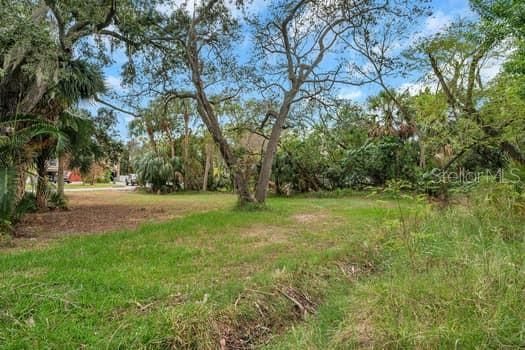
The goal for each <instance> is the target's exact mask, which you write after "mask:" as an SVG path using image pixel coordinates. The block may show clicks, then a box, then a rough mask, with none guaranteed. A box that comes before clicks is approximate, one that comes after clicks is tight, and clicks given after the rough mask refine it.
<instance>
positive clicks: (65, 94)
mask: <svg viewBox="0 0 525 350" xmlns="http://www.w3.org/2000/svg"><path fill="white" fill-rule="evenodd" d="M105 91H106V86H105V84H104V76H103V74H102V72H101V70H100V69H99V68H98V67H97V66H94V65H93V64H90V63H89V62H87V61H84V60H70V61H68V62H67V63H66V65H65V66H64V67H63V69H62V70H61V72H60V79H59V81H58V83H57V85H56V86H55V88H54V89H52V90H51V92H50V93H49V98H48V99H47V103H46V104H45V105H44V106H42V108H40V110H39V112H40V114H41V115H42V116H43V118H44V119H46V120H49V121H50V122H53V123H55V124H56V125H57V127H58V128H59V129H60V128H63V129H64V131H66V133H68V135H69V136H70V139H71V138H74V133H75V131H79V130H81V129H82V130H84V131H85V130H87V129H86V128H82V126H81V124H82V121H80V120H78V118H77V120H76V121H75V117H74V114H73V113H71V112H70V108H71V107H72V106H74V105H75V104H76V103H78V102H79V101H80V100H83V99H90V98H94V97H96V96H97V94H99V93H104V92H105ZM74 124H76V126H74ZM75 129H76V130H75ZM39 142H40V145H41V147H40V153H39V155H38V157H37V158H36V163H37V164H36V165H37V171H38V183H37V193H36V196H37V203H38V207H39V208H44V207H46V206H47V194H48V191H47V177H46V172H47V161H48V160H49V159H50V158H51V156H52V155H54V154H56V155H57V158H58V173H57V178H58V179H57V187H58V190H57V193H58V194H59V196H61V197H62V196H63V195H64V160H65V155H66V153H67V144H68V143H65V142H60V140H58V139H55V140H49V139H47V138H41V139H40V140H39Z"/></svg>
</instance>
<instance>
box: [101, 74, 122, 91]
mask: <svg viewBox="0 0 525 350" xmlns="http://www.w3.org/2000/svg"><path fill="white" fill-rule="evenodd" d="M105 83H106V86H107V87H108V88H109V89H111V90H114V91H122V90H124V88H123V87H122V78H121V77H119V76H116V75H110V76H108V77H106V81H105Z"/></svg>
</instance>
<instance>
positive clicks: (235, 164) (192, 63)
mask: <svg viewBox="0 0 525 350" xmlns="http://www.w3.org/2000/svg"><path fill="white" fill-rule="evenodd" d="M196 43H197V38H196V33H195V30H194V28H192V30H191V32H190V35H189V37H188V40H187V42H186V47H187V50H188V53H187V59H188V65H189V67H190V69H191V79H192V83H193V85H194V86H195V91H196V93H195V97H196V100H197V110H198V112H199V115H200V116H201V119H202V121H203V122H204V124H205V125H206V128H207V129H208V131H209V132H210V134H211V136H212V138H213V141H214V142H215V144H216V145H217V146H218V147H219V152H221V155H222V158H223V159H224V162H225V163H226V166H227V167H228V169H229V171H230V172H231V174H232V175H233V181H234V185H235V188H236V190H237V194H238V196H239V202H240V204H241V205H243V204H246V203H250V202H254V200H255V199H254V197H253V196H252V194H251V193H250V190H249V185H248V181H246V179H245V178H244V176H243V174H242V169H240V167H239V161H238V158H237V156H236V155H235V153H234V152H233V150H232V149H231V147H230V145H229V143H228V140H227V139H226V137H224V135H223V133H222V131H221V127H220V124H219V120H218V118H217V115H216V114H215V112H214V109H213V106H212V105H211V103H210V101H209V100H208V96H207V94H206V91H205V89H204V83H203V81H202V79H201V71H200V69H201V62H200V60H199V54H198V50H197V46H196V45H197V44H196Z"/></svg>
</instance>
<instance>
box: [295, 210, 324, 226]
mask: <svg viewBox="0 0 525 350" xmlns="http://www.w3.org/2000/svg"><path fill="white" fill-rule="evenodd" d="M293 219H294V220H295V221H296V222H297V223H299V224H319V223H323V222H325V221H326V220H328V219H330V215H328V214H327V213H324V212H316V213H302V214H296V215H294V216H293Z"/></svg>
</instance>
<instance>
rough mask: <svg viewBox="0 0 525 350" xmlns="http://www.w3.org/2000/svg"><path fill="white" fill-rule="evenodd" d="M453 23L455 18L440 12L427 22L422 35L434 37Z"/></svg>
mask: <svg viewBox="0 0 525 350" xmlns="http://www.w3.org/2000/svg"><path fill="white" fill-rule="evenodd" d="M452 21H453V17H452V16H450V15H448V14H445V13H443V12H442V11H438V12H436V13H435V14H433V15H432V16H430V17H428V18H427V19H426V20H425V23H424V25H423V30H422V33H421V35H423V36H426V35H434V34H437V33H439V32H441V31H443V30H445V29H446V28H447V27H448V26H449V25H450V24H451V23H452Z"/></svg>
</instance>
